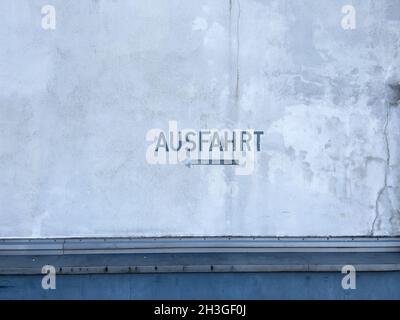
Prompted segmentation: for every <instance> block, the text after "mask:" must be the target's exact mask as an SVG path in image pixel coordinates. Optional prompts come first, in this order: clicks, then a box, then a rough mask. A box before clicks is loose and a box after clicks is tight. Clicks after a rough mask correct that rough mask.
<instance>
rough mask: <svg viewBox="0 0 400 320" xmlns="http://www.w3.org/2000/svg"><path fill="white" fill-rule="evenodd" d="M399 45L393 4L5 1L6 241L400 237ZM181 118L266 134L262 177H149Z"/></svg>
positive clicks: (194, 173)
mask: <svg viewBox="0 0 400 320" xmlns="http://www.w3.org/2000/svg"><path fill="white" fill-rule="evenodd" d="M45 4H51V5H53V6H54V7H55V9H56V29H55V30H43V29H42V27H41V19H42V15H41V8H42V6H43V5H45ZM347 4H353V5H354V7H355V9H356V29H354V30H344V29H343V28H342V26H341V20H342V18H343V16H344V15H343V13H342V12H341V9H342V7H343V6H344V5H347ZM399 36H400V2H399V1H398V0H380V1H372V0H363V1H361V0H358V1H357V0H353V1H351V0H329V1H328V0H326V1H321V0H292V1H289V0H287V1H282V0H276V1H274V0H231V1H229V0H221V1H215V0H150V1H149V0H146V1H139V0H136V1H134V0H132V1H123V0H114V1H112V0H82V1H75V0H46V1H43V0H40V1H39V0H16V1H14V0H7V1H6V0H4V1H1V2H0V237H3V238H4V237H50V236H166V235H172V236H194V235H198V236H200V235H201V236H206V235H207V236H217V235H218V236H220V235H243V236H249V235H251V236H327V235H333V236H334V235H336V236H343V235H354V236H356V235H372V234H373V235H400V213H399V208H400V204H399V200H400V193H399V187H400V185H399V180H400V170H399V169H400V168H399V165H400V159H399V156H400V149H399V141H400V130H399V129H400V128H399V126H400V109H399V107H398V105H396V103H395V101H396V100H397V98H398V96H396V95H397V92H396V90H397V89H398V88H399V86H398V83H399V81H400V70H399V67H400V51H399V50H400V42H399V38H400V37H399ZM396 85H397V87H396ZM169 120H177V121H178V124H179V126H180V127H181V128H184V127H190V128H197V129H202V128H226V127H228V128H256V129H260V130H264V131H265V135H264V137H263V139H262V151H261V152H260V153H258V154H257V165H256V169H255V171H254V174H253V175H251V176H236V175H234V172H233V168H232V167H223V166H212V167H211V166H203V167H192V168H187V167H185V166H183V165H176V166H151V165H149V164H147V163H146V158H145V152H146V148H147V146H148V142H146V141H145V136H146V132H147V131H148V130H149V129H151V128H157V127H159V128H163V129H165V130H166V129H168V121H169Z"/></svg>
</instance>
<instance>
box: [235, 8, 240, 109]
mask: <svg viewBox="0 0 400 320" xmlns="http://www.w3.org/2000/svg"><path fill="white" fill-rule="evenodd" d="M237 5H238V14H237V18H236V19H237V20H236V90H235V96H236V101H238V100H239V89H240V88H239V83H240V67H239V65H240V64H239V55H240V14H241V8H240V0H237Z"/></svg>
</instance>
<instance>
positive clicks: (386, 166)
mask: <svg viewBox="0 0 400 320" xmlns="http://www.w3.org/2000/svg"><path fill="white" fill-rule="evenodd" d="M385 104H386V119H385V125H384V129H383V135H384V138H385V146H386V161H385V172H384V180H383V186H382V188H381V189H380V190H379V191H378V194H377V197H376V200H375V218H374V221H373V222H372V227H371V231H370V235H371V236H373V235H374V232H375V230H376V227H377V226H378V227H379V223H378V220H379V216H380V212H379V202H380V200H381V198H382V195H383V194H384V192H385V191H386V190H387V189H388V188H389V186H388V175H389V169H390V145H389V137H388V127H389V122H390V103H389V101H387V95H386V97H385Z"/></svg>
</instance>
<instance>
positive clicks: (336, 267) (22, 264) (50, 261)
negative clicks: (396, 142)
mask: <svg viewBox="0 0 400 320" xmlns="http://www.w3.org/2000/svg"><path fill="white" fill-rule="evenodd" d="M44 265H52V266H54V267H55V268H56V273H57V274H58V275H75V274H143V273H161V274H163V273H252V272H339V273H340V272H341V270H342V268H343V266H345V265H352V266H354V268H355V269H356V271H359V272H399V271H400V254H399V253H382V252H381V253H365V252H364V253H311V252H309V253H207V254H205V253H195V254H191V253H178V254H103V255H80V254H78V255H48V256H45V255H41V256H33V255H25V256H22V255H19V256H16V255H14V256H3V257H2V258H1V259H0V275H39V274H41V272H42V267H43V266H44Z"/></svg>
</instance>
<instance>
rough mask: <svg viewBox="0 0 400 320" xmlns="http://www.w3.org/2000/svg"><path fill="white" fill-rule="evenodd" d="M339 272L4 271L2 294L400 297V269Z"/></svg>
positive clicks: (51, 296) (29, 296) (23, 296)
mask: <svg viewBox="0 0 400 320" xmlns="http://www.w3.org/2000/svg"><path fill="white" fill-rule="evenodd" d="M342 277H343V275H342V274H340V273H329V272H318V273H286V272H284V273H220V274H215V273H201V274H200V273H169V274H115V275H111V274H99V275H59V276H57V289H55V290H43V289H42V287H41V280H42V277H41V276H1V277H0V298H1V299H400V272H362V273H361V272H359V273H358V274H357V289H355V290H344V289H342V287H341V280H342Z"/></svg>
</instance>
